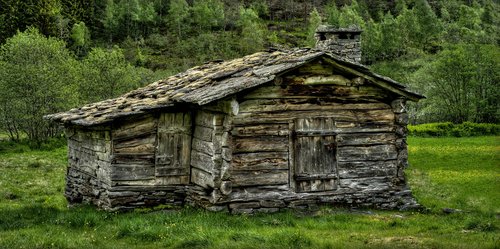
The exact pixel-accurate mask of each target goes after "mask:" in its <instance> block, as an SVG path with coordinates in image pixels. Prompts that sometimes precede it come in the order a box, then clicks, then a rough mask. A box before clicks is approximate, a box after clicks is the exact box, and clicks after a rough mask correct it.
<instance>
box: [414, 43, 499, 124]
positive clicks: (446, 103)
mask: <svg viewBox="0 0 500 249" xmlns="http://www.w3.org/2000/svg"><path fill="white" fill-rule="evenodd" d="M499 58H500V49H499V47H498V46H493V45H468V44H459V45H456V46H451V47H449V48H447V49H446V50H444V51H442V52H441V53H439V54H437V55H436V58H435V59H434V61H433V62H432V63H429V64H427V65H426V66H424V67H422V68H421V69H420V70H418V71H417V72H416V73H415V74H414V75H413V76H412V79H411V81H412V82H413V84H415V86H416V87H418V88H419V89H420V91H421V92H423V93H424V94H426V95H427V96H428V97H429V98H428V99H426V100H424V101H422V103H421V115H422V117H421V121H424V122H425V121H427V122H429V121H431V122H432V121H437V120H449V121H451V122H454V123H461V122H465V121H472V122H490V123H496V122H499V120H500V113H499V112H498V110H499V106H500V103H499V99H500V90H499V88H498V82H499V80H500V73H499V71H498V70H497V69H498V68H500V59H499Z"/></svg>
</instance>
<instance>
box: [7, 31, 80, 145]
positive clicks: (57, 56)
mask: <svg viewBox="0 0 500 249" xmlns="http://www.w3.org/2000/svg"><path fill="white" fill-rule="evenodd" d="M0 61H1V64H2V66H1V67H0V92H2V94H1V95H0V113H2V117H1V119H0V125H1V127H2V129H4V130H6V131H9V133H10V134H11V138H12V139H17V138H19V133H20V132H23V133H25V134H27V136H28V138H29V139H33V140H37V141H39V140H42V139H45V138H47V137H50V136H54V135H55V134H57V133H58V128H57V127H56V126H54V125H52V124H49V123H48V122H47V121H45V120H43V118H42V116H43V115H46V114H50V113H55V112H59V111H63V110H66V109H67V108H69V107H71V106H74V105H75V104H76V97H77V95H76V94H75V87H76V77H74V75H75V73H74V71H75V68H76V64H77V62H76V60H75V59H74V58H73V57H72V56H71V55H70V53H69V51H68V50H67V49H66V45H65V44H64V42H62V41H60V40H57V39H54V38H45V37H44V36H43V35H41V34H40V33H39V32H38V31H37V30H36V29H34V28H30V29H28V30H27V31H26V32H23V33H18V34H17V35H15V36H13V37H12V38H9V39H8V40H7V42H6V43H5V44H4V45H2V47H1V50H0Z"/></svg>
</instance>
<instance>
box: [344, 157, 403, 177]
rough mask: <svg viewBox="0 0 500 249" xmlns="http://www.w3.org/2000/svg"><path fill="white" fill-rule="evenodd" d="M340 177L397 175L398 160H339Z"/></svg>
mask: <svg viewBox="0 0 500 249" xmlns="http://www.w3.org/2000/svg"><path fill="white" fill-rule="evenodd" d="M337 168H338V172H339V178H341V179H347V178H363V177H373V176H388V177H396V174H397V161H396V160H389V161H358V162H338V164H337Z"/></svg>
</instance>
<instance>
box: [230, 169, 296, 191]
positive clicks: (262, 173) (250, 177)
mask: <svg viewBox="0 0 500 249" xmlns="http://www.w3.org/2000/svg"><path fill="white" fill-rule="evenodd" d="M229 180H230V181H231V182H232V186H233V187H237V186H257V185H281V184H287V183H288V170H259V171H232V172H231V177H229Z"/></svg>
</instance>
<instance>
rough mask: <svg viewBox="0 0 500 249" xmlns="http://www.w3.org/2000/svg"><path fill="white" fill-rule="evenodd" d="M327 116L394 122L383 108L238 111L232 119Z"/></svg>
mask: <svg viewBox="0 0 500 249" xmlns="http://www.w3.org/2000/svg"><path fill="white" fill-rule="evenodd" d="M307 117H311V118H315V117H329V118H331V119H333V120H335V121H336V122H353V123H356V124H359V123H372V124H394V113H393V112H392V110H390V109H383V110H329V111H327V110H324V111H287V112H277V113H272V112H271V113H267V112H265V113H240V114H238V115H236V116H235V117H234V119H233V123H234V124H235V125H237V126H242V125H249V124H260V123H287V122H289V121H291V120H294V119H297V118H307Z"/></svg>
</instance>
